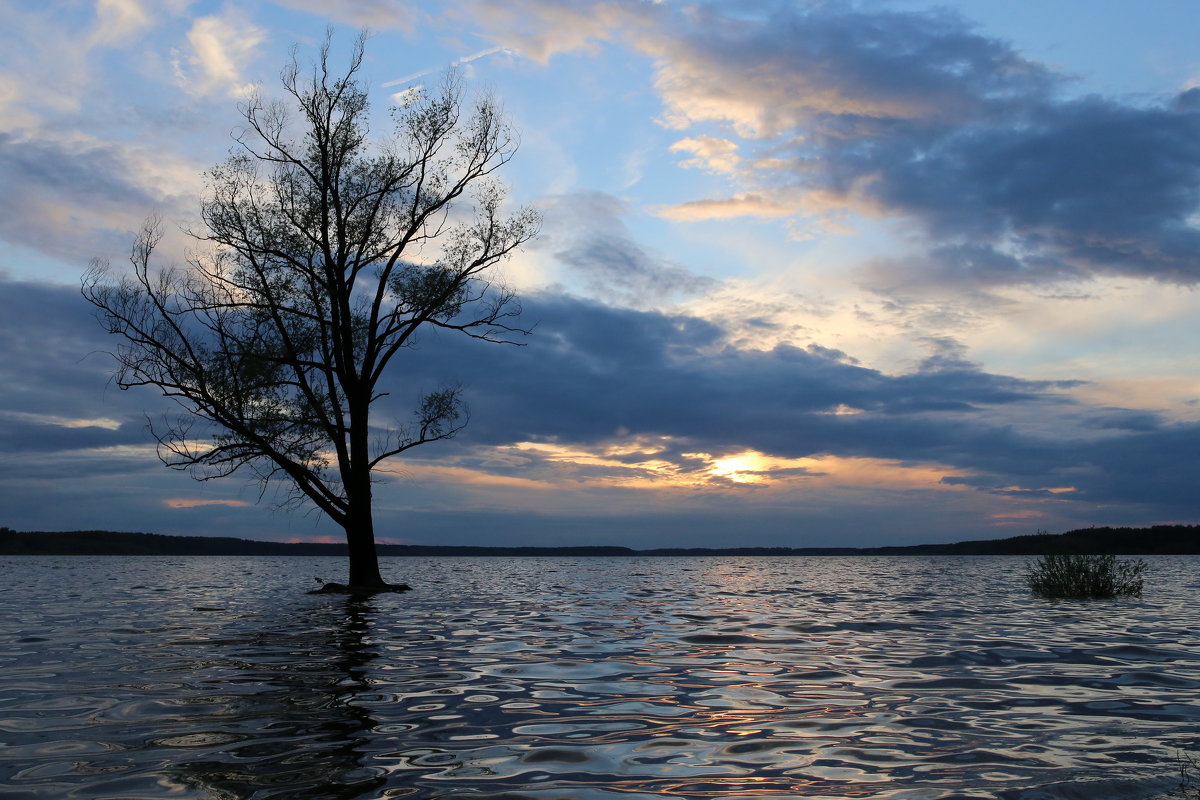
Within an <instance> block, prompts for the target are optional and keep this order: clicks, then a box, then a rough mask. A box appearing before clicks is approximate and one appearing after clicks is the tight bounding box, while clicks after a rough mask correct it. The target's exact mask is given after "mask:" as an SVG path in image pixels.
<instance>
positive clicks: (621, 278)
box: [540, 192, 716, 308]
mask: <svg viewBox="0 0 1200 800" xmlns="http://www.w3.org/2000/svg"><path fill="white" fill-rule="evenodd" d="M542 206H543V210H544V213H545V225H544V228H543V232H544V241H543V242H542V243H541V245H540V246H542V247H555V248H557V249H556V252H555V257H556V258H557V259H558V260H559V261H560V262H561V263H563V264H564V265H566V267H567V268H568V270H570V271H571V272H572V273H573V274H574V275H576V276H578V277H579V278H581V279H582V281H583V284H584V286H585V287H586V288H587V290H588V291H589V293H590V294H591V295H592V296H594V297H598V298H601V299H603V300H605V301H608V302H614V303H618V304H622V305H626V306H630V307H635V308H641V307H648V306H653V305H657V304H661V303H664V302H667V301H669V300H671V299H673V298H675V297H678V296H681V295H682V296H686V295H691V294H697V293H700V292H704V291H706V290H709V289H711V288H713V287H714V286H715V285H716V281H714V280H712V279H711V278H705V277H703V276H700V275H696V274H694V273H692V272H690V271H689V270H687V269H685V268H683V267H680V266H677V265H675V264H672V263H670V262H669V261H667V260H666V259H664V258H662V257H659V256H655V255H652V254H651V253H649V252H648V251H647V250H645V248H643V247H642V246H641V245H640V244H638V243H637V242H636V241H635V240H634V239H633V237H632V236H631V235H630V232H629V230H628V228H627V227H626V225H625V223H624V221H623V219H622V217H623V216H624V215H625V214H627V213H628V208H627V206H626V204H625V203H624V202H623V201H621V200H619V199H617V198H615V197H613V196H612V195H609V194H605V193H603V192H578V193H575V194H569V195H561V196H558V197H555V198H550V199H547V200H546V201H544V202H543V203H542Z"/></svg>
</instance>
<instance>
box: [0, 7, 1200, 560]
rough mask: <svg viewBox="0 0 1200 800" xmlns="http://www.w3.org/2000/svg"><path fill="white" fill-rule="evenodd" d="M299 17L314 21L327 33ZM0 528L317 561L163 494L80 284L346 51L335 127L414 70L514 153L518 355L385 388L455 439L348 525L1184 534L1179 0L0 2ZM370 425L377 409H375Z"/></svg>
mask: <svg viewBox="0 0 1200 800" xmlns="http://www.w3.org/2000/svg"><path fill="white" fill-rule="evenodd" d="M329 9H333V11H330V10H329ZM0 21H2V23H3V24H0V188H2V191H0V453H2V455H3V458H0V509H2V513H0V525H6V526H8V527H12V528H16V529H19V530H74V529H85V528H86V529H91V528H101V529H109V530H126V531H153V532H159V533H173V534H203V535H236V536H245V537H250V538H260V539H280V540H286V539H305V540H310V539H320V538H321V537H329V536H333V537H337V536H338V535H339V529H337V528H336V526H333V525H330V524H329V523H327V522H325V521H323V520H321V519H319V518H318V517H317V516H316V515H315V514H311V513H305V512H304V511H292V512H280V511H273V510H272V503H271V495H270V494H268V495H267V496H266V497H264V498H263V500H262V502H259V497H258V491H257V488H256V487H255V486H253V485H250V484H247V483H246V482H244V481H241V480H238V479H237V478H233V479H227V480H224V481H218V482H209V483H204V484H201V483H197V482H195V481H193V480H191V479H190V478H189V477H187V475H185V474H183V473H178V472H172V471H170V470H167V469H165V468H164V467H162V465H161V464H160V463H159V462H158V460H157V459H156V457H155V454H154V447H153V443H152V440H151V439H150V437H149V435H148V434H147V432H146V430H145V416H146V414H151V415H155V414H159V413H162V412H163V411H164V410H167V406H166V405H164V402H163V400H162V399H161V398H158V397H156V396H155V394H154V393H153V392H152V391H149V390H142V391H129V392H122V391H120V390H119V389H117V388H116V386H115V385H113V384H112V383H110V382H109V375H110V374H111V371H112V361H111V359H110V358H108V357H107V356H106V355H105V354H104V352H103V351H105V350H106V349H110V348H112V347H113V346H114V342H112V341H110V340H108V337H106V336H105V335H104V334H103V333H102V331H101V329H100V327H99V325H98V324H97V322H96V320H95V319H94V318H93V316H92V312H91V309H90V307H89V306H88V305H87V304H86V303H85V302H84V301H83V299H82V298H81V296H80V294H79V279H80V275H81V273H82V272H83V270H84V269H85V268H86V267H87V264H88V261H89V259H91V258H93V257H100V258H107V259H110V260H111V261H113V262H114V263H118V262H122V261H123V260H124V259H125V258H126V257H127V255H128V251H129V246H130V244H131V242H132V239H133V236H134V234H135V232H136V231H137V230H138V228H139V227H140V226H141V224H142V221H143V220H144V219H145V218H146V217H147V216H148V215H150V214H159V215H161V216H162V217H163V219H165V220H166V221H167V223H168V225H169V226H170V228H171V230H172V231H175V232H174V233H173V234H172V235H170V236H168V238H167V240H166V241H165V243H164V248H163V257H164V260H165V261H170V260H171V259H175V260H181V259H182V257H183V255H184V254H185V252H186V248H187V247H188V242H187V240H186V237H184V236H183V235H182V234H180V233H179V232H178V231H179V229H181V228H183V227H186V226H188V225H189V224H195V220H196V218H197V210H198V198H199V197H200V195H201V194H202V193H203V191H204V186H205V178H204V172H205V170H207V169H209V168H210V167H212V166H213V165H215V164H217V163H218V162H220V161H221V160H222V159H223V158H224V157H225V155H226V154H227V153H228V152H229V150H230V148H231V145H232V144H233V141H232V139H231V133H232V132H233V131H234V130H235V129H236V128H237V125H238V122H239V119H240V117H239V114H238V103H239V102H240V101H242V100H244V99H245V98H246V97H248V96H249V94H250V93H251V92H254V91H256V88H257V89H260V90H261V92H262V93H263V94H265V95H267V96H274V95H278V94H279V72H280V68H281V67H282V66H283V65H284V64H285V62H287V60H288V58H289V51H290V49H291V48H292V46H293V45H297V46H298V57H299V59H300V60H301V61H302V62H303V61H306V60H308V59H310V58H311V57H312V56H313V54H314V52H315V48H316V46H317V45H319V43H320V41H321V40H322V38H323V36H324V32H325V29H326V27H327V26H332V28H333V31H334V61H335V63H343V61H344V56H345V53H346V51H347V49H348V47H349V45H350V43H351V42H352V41H353V38H354V36H355V34H356V32H357V31H358V30H359V29H360V28H362V27H364V26H365V27H368V28H369V29H370V30H371V31H372V34H373V35H372V38H371V39H370V41H369V43H368V46H367V60H366V64H365V66H364V71H363V75H364V79H365V81H366V83H367V85H368V86H369V89H370V94H371V98H372V101H373V103H374V105H373V120H374V127H373V132H374V133H375V134H376V135H377V136H379V137H384V136H386V135H387V133H388V129H389V119H390V118H389V115H388V107H389V104H391V103H393V102H394V101H396V100H398V99H403V97H404V96H405V93H406V92H409V91H412V90H414V89H418V88H419V87H421V86H428V85H431V84H433V83H436V82H437V81H438V80H439V76H440V75H441V74H442V73H443V72H444V71H445V70H446V69H447V68H450V67H452V66H458V67H459V68H460V69H461V70H462V74H463V75H464V77H465V80H466V83H467V85H468V87H470V88H471V89H472V90H487V91H491V92H493V93H494V94H495V95H496V96H497V97H499V98H500V99H501V100H502V102H503V105H504V107H505V110H506V112H507V114H508V116H509V118H510V120H511V122H512V124H513V126H514V128H515V129H516V130H517V131H518V132H519V134H520V139H521V147H520V151H519V153H518V154H517V156H516V158H515V159H514V161H513V162H512V163H511V164H510V165H509V166H508V167H506V170H505V174H504V179H505V181H506V182H507V184H508V186H509V188H510V197H511V200H512V203H513V205H514V207H515V206H518V205H522V204H532V205H534V206H536V207H537V208H539V209H540V210H541V212H542V214H543V218H544V221H543V225H542V234H541V236H540V237H539V238H538V239H537V240H536V241H535V242H534V243H533V244H532V245H530V246H529V247H527V248H526V250H525V251H524V252H523V253H521V254H520V255H519V256H517V257H516V258H514V259H513V260H512V261H510V262H508V263H507V264H506V265H505V266H504V274H505V277H506V279H507V281H508V283H510V284H511V285H512V286H514V287H515V288H517V289H518V290H519V291H520V293H521V296H522V298H523V303H524V308H525V313H524V320H525V322H526V323H527V324H529V325H536V328H535V331H534V334H533V335H532V336H531V337H529V339H528V344H527V346H525V347H500V346H489V345H485V344H482V343H479V342H475V341H463V340H456V339H454V338H453V337H449V336H441V337H436V336H430V337H428V338H427V339H426V340H425V341H424V342H423V343H422V346H421V347H420V348H419V349H418V350H416V351H414V352H412V353H407V354H405V359H404V360H398V361H397V362H396V363H395V365H394V369H393V372H392V374H391V376H390V378H389V379H388V385H387V389H388V390H389V391H390V392H391V393H392V397H391V399H390V400H394V405H393V406H390V407H385V408H382V409H381V411H382V412H384V414H383V415H384V417H386V416H387V413H388V412H389V411H392V412H395V414H403V413H405V410H406V409H407V407H409V406H410V405H411V404H412V401H413V400H414V399H416V398H417V397H418V396H419V393H420V390H421V387H426V386H428V385H430V384H431V383H436V382H438V381H449V382H461V383H462V384H463V385H464V386H465V387H466V399H467V402H468V403H469V405H470V408H471V423H470V426H469V427H468V428H467V430H466V431H464V432H463V433H462V434H461V435H460V436H459V437H458V438H457V439H455V440H454V441H452V442H448V443H440V444H434V445H431V446H428V447H425V448H422V449H418V450H416V451H413V455H412V457H410V458H404V459H399V460H396V461H395V462H392V463H391V464H390V465H389V467H388V468H387V469H386V470H385V473H384V474H383V475H381V483H380V484H379V485H378V487H377V490H376V500H377V512H376V525H377V531H378V534H379V536H380V538H381V539H382V540H384V541H395V542H419V543H433V544H514V545H515V544H537V545H549V544H616V545H628V546H632V547H653V546H724V545H762V546H795V547H804V546H830V545H854V546H859V545H863V546H869V545H876V544H914V543H921V542H942V541H957V540H962V539H979V538H995V537H1001V536H1010V535H1017V534H1023V533H1032V532H1033V531H1035V530H1036V529H1039V528H1041V529H1047V530H1050V531H1052V532H1057V531H1062V530H1067V529H1070V528H1078V527H1087V526H1090V525H1143V524H1153V523H1176V522H1186V523H1196V522H1200V296H1198V295H1197V292H1196V285H1197V282H1200V48H1198V47H1197V45H1196V38H1197V33H1200V3H1197V2H1195V0H1153V1H1152V2H1144V0H1108V1H1107V2H1094V1H1093V0H1040V2H1037V3H1034V2H1012V0H1003V1H1001V0H995V1H992V0H958V2H938V3H931V2H917V0H894V1H889V0H863V1H862V2H857V3H853V2H829V3H824V2H811V3H809V2H801V1H799V0H793V2H779V3H775V2H733V1H732V0H731V1H730V2H717V1H714V2H708V3H705V2H672V1H671V0H662V2H643V1H641V0H629V1H628V2H624V1H622V0H615V1H614V2H588V1H587V0H553V1H552V0H506V2H503V3H498V2H488V1H487V0H449V1H448V2H438V3H434V2H430V3H416V2H404V1H402V0H396V1H394V2H393V1H391V0H277V1H276V2H274V3H271V2H237V3H233V2H228V3H218V2H188V0H158V1H157V2H151V0H97V1H96V2H85V0H77V1H73V2H49V3H41V2H32V0H0ZM384 421H386V420H384Z"/></svg>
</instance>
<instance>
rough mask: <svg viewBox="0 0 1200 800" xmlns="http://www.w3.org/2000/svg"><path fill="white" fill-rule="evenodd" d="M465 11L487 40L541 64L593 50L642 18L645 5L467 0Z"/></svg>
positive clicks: (618, 2)
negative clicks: (560, 56) (554, 58)
mask: <svg viewBox="0 0 1200 800" xmlns="http://www.w3.org/2000/svg"><path fill="white" fill-rule="evenodd" d="M463 6H464V8H465V13H466V14H467V15H469V16H470V17H471V18H472V19H473V20H474V21H475V22H477V23H479V24H481V26H482V27H483V28H484V29H485V30H486V31H487V32H488V36H489V37H490V38H491V39H493V40H494V41H497V42H500V43H501V44H503V45H504V46H505V47H508V48H510V49H512V50H514V51H515V52H517V53H519V54H520V55H522V56H524V57H525V58H529V59H532V60H533V61H536V62H538V63H540V64H545V63H547V62H548V61H549V60H550V58H551V57H552V56H554V55H555V54H558V53H565V52H571V51H575V50H585V51H586V50H594V49H595V48H596V47H597V46H598V44H599V43H601V42H603V41H606V40H607V39H609V38H610V36H612V35H613V33H614V31H615V30H617V29H618V28H620V27H621V26H622V25H624V24H626V23H628V22H629V21H631V20H636V19H638V18H640V17H641V16H642V15H643V14H644V13H645V11H644V9H645V8H646V6H645V4H641V3H630V2H626V1H623V0H618V1H617V2H590V1H585V2H579V3H574V2H562V0H522V2H516V3H494V2H488V1H487V0H467V1H466V2H464V3H463Z"/></svg>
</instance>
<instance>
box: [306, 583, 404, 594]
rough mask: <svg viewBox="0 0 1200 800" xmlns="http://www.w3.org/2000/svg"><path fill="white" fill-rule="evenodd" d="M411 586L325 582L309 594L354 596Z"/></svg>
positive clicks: (400, 589)
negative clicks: (348, 584)
mask: <svg viewBox="0 0 1200 800" xmlns="http://www.w3.org/2000/svg"><path fill="white" fill-rule="evenodd" d="M411 591H412V587H411V586H409V585H408V584H407V583H372V584H367V585H350V586H347V585H346V584H344V583H326V584H325V585H323V586H322V587H321V588H320V589H313V590H312V591H311V592H309V594H352V595H356V596H360V597H361V596H364V595H372V594H387V593H390V592H411Z"/></svg>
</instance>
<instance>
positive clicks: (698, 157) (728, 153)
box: [670, 136, 741, 174]
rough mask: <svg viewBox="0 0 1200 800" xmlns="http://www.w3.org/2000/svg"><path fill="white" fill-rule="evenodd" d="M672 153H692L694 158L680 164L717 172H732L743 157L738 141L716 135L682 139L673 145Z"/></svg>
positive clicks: (685, 166)
mask: <svg viewBox="0 0 1200 800" xmlns="http://www.w3.org/2000/svg"><path fill="white" fill-rule="evenodd" d="M670 150H671V152H672V153H691V154H693V156H694V157H693V158H688V159H684V160H683V161H680V162H679V166H681V167H684V168H688V169H703V170H707V171H709V172H714V173H717V174H731V173H733V172H735V171H736V170H737V167H738V164H739V163H740V161H741V158H740V157H739V156H738V146H737V143H736V142H731V141H730V140H728V139H718V138H716V137H714V136H697V137H695V138H691V137H689V138H686V139H680V140H679V141H678V142H675V144H673V145H671V147H670Z"/></svg>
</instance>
